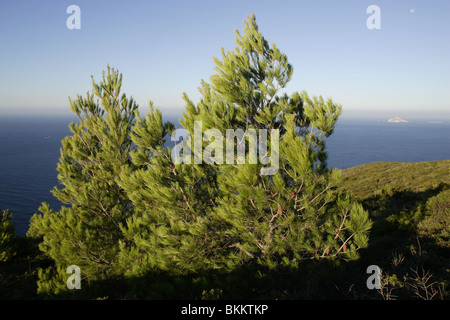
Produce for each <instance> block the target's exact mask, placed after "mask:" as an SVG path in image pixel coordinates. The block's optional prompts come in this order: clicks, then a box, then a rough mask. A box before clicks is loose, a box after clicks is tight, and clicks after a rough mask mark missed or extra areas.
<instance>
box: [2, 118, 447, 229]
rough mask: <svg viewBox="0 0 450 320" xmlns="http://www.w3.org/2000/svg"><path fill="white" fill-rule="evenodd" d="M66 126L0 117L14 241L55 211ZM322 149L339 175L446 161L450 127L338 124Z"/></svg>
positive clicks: (59, 121)
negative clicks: (369, 167)
mask: <svg viewBox="0 0 450 320" xmlns="http://www.w3.org/2000/svg"><path fill="white" fill-rule="evenodd" d="M72 120H73V118H70V117H67V116H65V117H62V116H53V117H44V116H38V117H15V116H3V115H2V116H0V208H2V209H10V210H11V211H12V212H13V221H14V223H15V226H16V234H18V235H24V234H25V233H26V231H27V230H28V225H29V219H30V217H31V216H32V215H33V214H34V213H35V212H38V210H37V209H38V207H39V206H40V204H41V203H42V202H44V201H45V202H48V203H49V204H50V207H51V208H54V209H58V208H59V206H60V204H59V202H58V201H57V199H55V198H54V197H53V196H52V195H51V193H50V190H51V189H53V187H54V186H56V185H57V184H58V180H57V172H56V165H57V162H58V159H59V156H60V148H61V140H62V139H63V138H64V137H65V136H66V135H69V134H70V131H69V129H68V124H69V123H70V122H71V121H72ZM169 120H172V121H173V118H172V119H169ZM327 148H328V153H329V161H328V164H329V166H330V167H336V168H340V169H345V168H349V167H353V166H355V165H358V164H363V163H370V162H376V161H404V162H419V161H432V160H444V159H450V123H449V122H448V121H446V122H444V123H425V122H423V121H422V122H420V121H416V122H409V123H388V122H386V121H376V120H345V119H342V120H340V121H339V123H338V125H337V127H336V129H335V132H334V134H333V135H332V136H331V137H330V138H329V140H328V144H327Z"/></svg>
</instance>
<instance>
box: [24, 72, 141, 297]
mask: <svg viewBox="0 0 450 320" xmlns="http://www.w3.org/2000/svg"><path fill="white" fill-rule="evenodd" d="M92 85H93V92H92V93H89V92H88V93H87V96H86V98H83V97H81V96H80V95H78V96H77V98H76V99H75V100H71V99H70V98H69V102H70V107H71V110H72V112H73V113H74V114H76V116H77V117H78V120H79V123H74V122H72V123H71V124H70V126H69V127H70V130H71V132H72V135H70V136H67V137H66V138H64V140H63V141H62V148H61V156H60V159H59V163H58V166H57V170H58V180H59V186H57V187H55V188H54V190H53V195H54V196H55V197H56V198H58V199H59V200H60V201H61V202H62V203H64V204H65V206H63V207H61V209H60V210H59V211H55V210H52V209H50V208H49V205H48V204H46V203H43V204H42V206H41V207H40V209H39V210H40V211H41V213H42V215H40V214H35V215H34V216H33V217H32V219H31V222H30V229H29V231H28V234H27V235H28V236H29V237H34V238H40V239H42V241H41V243H40V244H39V248H40V250H41V251H43V252H44V253H45V254H46V255H47V256H48V257H50V258H51V259H52V260H53V261H54V262H55V269H54V270H43V271H41V272H40V278H41V279H40V283H39V288H40V291H41V292H48V291H52V290H53V291H55V290H56V289H58V288H59V289H60V287H61V286H63V287H64V286H65V283H62V282H61V281H59V280H58V281H56V282H55V283H56V284H55V285H51V282H52V279H60V278H64V277H65V278H67V275H66V274H65V270H66V268H67V267H68V266H70V265H77V266H79V267H80V268H81V270H82V276H83V279H85V280H87V281H91V280H96V279H104V278H107V277H111V276H112V275H113V274H114V270H113V269H114V268H113V267H114V263H115V260H116V258H117V252H118V250H119V247H118V241H119V240H120V239H121V238H122V232H121V224H122V223H123V222H124V221H125V220H126V218H127V217H128V216H129V215H130V213H131V203H130V201H129V199H128V198H127V196H126V194H125V193H124V191H123V189H122V188H121V187H120V186H119V185H118V183H117V178H118V176H119V175H120V174H121V172H122V171H124V170H130V167H132V166H133V164H132V162H131V160H130V152H131V150H132V141H131V137H130V133H131V128H132V124H133V123H134V119H135V114H136V111H137V105H136V103H135V102H134V101H133V99H132V98H127V97H126V95H125V94H122V95H121V94H120V90H121V85H122V75H121V74H119V72H118V71H116V70H114V69H111V68H109V66H108V68H107V72H106V73H105V72H103V78H102V81H100V83H98V84H97V83H95V82H94V79H93V78H92ZM95 98H97V99H98V100H97V101H95V100H94V99H95ZM52 275H53V276H52ZM52 288H53V289H52ZM59 289H58V290H59ZM56 291H57V290H56Z"/></svg>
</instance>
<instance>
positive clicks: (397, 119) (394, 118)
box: [388, 117, 408, 122]
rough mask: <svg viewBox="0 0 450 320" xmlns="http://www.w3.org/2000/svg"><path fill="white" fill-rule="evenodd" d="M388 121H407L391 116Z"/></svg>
mask: <svg viewBox="0 0 450 320" xmlns="http://www.w3.org/2000/svg"><path fill="white" fill-rule="evenodd" d="M388 122H408V121H406V120H404V119H402V118H400V117H393V118H390V119H389V120H388Z"/></svg>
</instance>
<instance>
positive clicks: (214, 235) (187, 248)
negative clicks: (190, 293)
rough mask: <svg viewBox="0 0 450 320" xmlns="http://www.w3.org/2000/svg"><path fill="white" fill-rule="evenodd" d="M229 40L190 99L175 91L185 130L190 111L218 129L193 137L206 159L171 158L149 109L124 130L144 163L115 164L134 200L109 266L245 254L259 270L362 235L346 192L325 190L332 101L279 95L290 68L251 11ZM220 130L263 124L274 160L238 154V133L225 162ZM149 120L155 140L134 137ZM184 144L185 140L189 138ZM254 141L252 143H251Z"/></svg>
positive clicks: (195, 262)
mask: <svg viewBox="0 0 450 320" xmlns="http://www.w3.org/2000/svg"><path fill="white" fill-rule="evenodd" d="M236 44H237V48H236V49H235V50H234V51H225V50H223V49H222V59H221V60H219V59H218V58H214V61H215V64H216V68H215V70H216V72H217V73H216V74H214V75H213V76H211V79H210V80H211V83H207V82H206V81H202V82H201V87H200V89H199V91H200V93H201V96H202V98H201V100H200V102H199V103H198V104H197V105H195V104H194V103H193V102H192V101H190V100H189V98H188V96H187V95H186V94H184V96H183V97H184V99H185V101H186V111H185V113H184V114H183V118H182V120H181V121H180V123H181V125H182V126H183V127H184V128H185V129H186V130H187V131H188V132H189V134H190V136H191V137H193V136H194V135H195V129H196V126H197V129H198V122H197V123H196V121H202V128H201V130H202V134H204V133H206V132H208V130H210V129H211V130H218V131H219V132H222V133H223V135H222V137H223V140H220V137H216V138H215V139H218V141H216V140H215V141H214V146H213V147H212V146H211V144H212V139H211V140H209V141H208V139H202V140H203V141H202V150H208V147H210V149H209V151H213V152H211V155H213V157H212V158H211V159H209V160H210V161H208V159H206V160H205V159H203V161H202V162H199V163H196V161H195V157H191V158H190V163H189V164H187V163H181V164H176V163H174V162H173V161H172V160H171V158H172V155H173V152H175V150H174V149H169V150H165V149H164V148H163V139H162V138H163V136H164V134H167V133H168V132H167V131H165V130H164V129H163V126H162V123H161V116H160V114H159V113H157V112H152V113H151V115H150V116H149V118H147V119H146V121H139V124H138V127H137V128H138V129H139V130H140V131H142V134H139V135H138V136H136V135H134V136H133V141H134V142H135V143H136V144H137V145H139V148H138V149H142V150H143V151H142V152H140V153H139V156H135V157H134V158H133V161H134V163H135V165H140V164H142V163H147V165H145V166H144V167H143V168H139V169H137V170H135V171H133V172H122V175H121V186H122V187H123V189H124V190H125V192H126V193H127V194H128V195H129V198H130V199H131V201H132V203H133V206H134V207H135V209H136V210H135V213H134V215H133V216H130V217H129V218H128V220H127V223H126V228H124V234H126V240H125V241H122V242H121V253H120V255H121V259H122V260H121V261H122V264H121V265H122V266H123V268H124V272H126V273H128V274H130V275H132V274H135V275H143V274H145V273H147V272H152V271H155V270H164V271H165V272H170V273H172V274H178V275H179V274H187V273H197V274H201V273H202V272H205V271H208V270H209V271H210V270H222V271H225V270H228V271H231V270H236V269H237V268H240V267H241V266H249V265H253V266H255V268H257V269H259V270H260V271H264V270H268V269H276V268H279V267H283V266H284V267H294V268H295V267H296V266H298V264H299V263H300V262H301V261H302V260H311V259H313V260H320V259H340V258H343V259H347V260H348V259H356V258H357V257H358V254H357V251H358V249H360V248H363V247H365V246H366V245H367V242H368V232H369V230H370V227H371V222H370V220H369V219H368V214H367V212H366V211H364V210H363V208H362V207H361V205H359V204H358V203H356V202H355V201H354V200H352V199H351V197H350V196H349V195H347V194H338V193H336V192H335V190H334V189H335V187H336V184H337V182H338V181H339V171H337V170H330V169H328V168H327V163H326V162H327V153H326V148H325V145H326V139H327V138H328V137H329V136H330V135H331V134H332V132H333V129H334V125H335V123H336V121H337V119H338V117H339V115H340V113H341V106H340V105H338V104H335V103H333V101H332V100H331V99H328V100H324V99H323V98H322V97H312V98H310V97H309V96H308V95H307V93H306V92H301V93H298V92H295V93H293V94H291V95H290V96H288V95H287V94H286V93H284V94H281V91H282V90H283V89H284V88H285V87H286V85H287V83H288V82H289V80H290V79H291V76H292V73H293V68H292V66H291V65H290V64H289V63H288V60H287V56H286V55H285V54H283V53H281V52H280V51H279V50H278V48H277V47H276V46H275V45H274V44H270V45H269V43H268V42H267V41H266V40H265V38H264V37H263V36H262V34H261V33H260V32H259V31H258V26H257V24H256V19H255V16H254V15H252V16H250V17H249V19H248V20H247V21H245V29H244V34H242V35H241V34H240V33H239V32H238V31H236ZM143 128H144V129H143ZM226 129H232V130H236V129H242V131H243V132H246V133H247V132H249V130H252V129H254V130H263V129H265V130H268V132H272V133H273V134H272V135H271V136H270V137H269V138H268V139H267V150H272V151H271V154H270V155H268V157H269V158H270V157H272V156H276V155H278V156H279V159H278V170H275V171H273V172H272V174H267V171H266V173H265V174H262V172H264V169H266V170H267V167H266V166H265V165H263V164H262V163H260V162H259V163H250V156H251V154H250V152H249V149H250V147H249V146H250V143H251V141H250V140H249V135H246V140H247V141H240V142H238V141H236V140H233V141H232V143H233V147H234V149H233V150H237V148H242V147H244V145H247V146H248V148H246V149H245V162H244V163H241V162H238V161H240V160H242V159H238V156H237V153H236V154H235V155H233V159H232V160H233V162H232V163H225V161H224V156H223V155H222V154H220V152H219V151H220V149H222V150H225V149H226V146H227V142H229V140H230V139H229V137H228V141H227V136H226V134H225V132H226ZM272 129H274V130H275V131H272ZM151 130H155V132H156V135H157V139H154V140H152V141H158V143H157V144H154V143H152V141H150V140H149V141H147V142H146V143H142V141H143V137H144V136H146V135H149V134H150V133H149V132H150V131H151ZM133 131H135V130H133ZM145 131H147V133H145ZM273 137H275V138H277V139H273V140H272V138H273ZM275 143H279V152H278V153H277V152H276V148H275V145H274V144H275ZM186 145H187V146H188V147H190V149H191V151H195V149H196V146H195V141H194V139H191V140H188V141H187V142H186ZM220 147H221V148H220ZM258 148H259V151H261V150H263V149H262V145H261V144H260V145H258ZM148 150H150V151H152V152H151V155H150V156H149V157H146V156H147V155H148V154H149V153H148V152H147V151H148ZM274 159H275V158H274ZM266 160H267V157H266Z"/></svg>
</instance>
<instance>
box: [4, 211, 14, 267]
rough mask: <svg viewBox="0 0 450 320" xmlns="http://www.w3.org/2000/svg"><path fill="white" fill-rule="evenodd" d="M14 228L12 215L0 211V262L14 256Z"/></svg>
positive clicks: (8, 212)
mask: <svg viewBox="0 0 450 320" xmlns="http://www.w3.org/2000/svg"><path fill="white" fill-rule="evenodd" d="M14 235H15V227H14V224H13V223H12V213H11V212H10V211H9V210H1V216H0V262H2V261H3V262H5V261H8V260H10V259H11V258H12V257H14V255H15V254H16V249H15V247H14V246H15V239H14Z"/></svg>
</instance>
